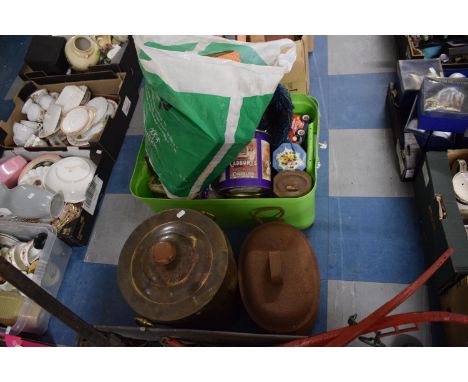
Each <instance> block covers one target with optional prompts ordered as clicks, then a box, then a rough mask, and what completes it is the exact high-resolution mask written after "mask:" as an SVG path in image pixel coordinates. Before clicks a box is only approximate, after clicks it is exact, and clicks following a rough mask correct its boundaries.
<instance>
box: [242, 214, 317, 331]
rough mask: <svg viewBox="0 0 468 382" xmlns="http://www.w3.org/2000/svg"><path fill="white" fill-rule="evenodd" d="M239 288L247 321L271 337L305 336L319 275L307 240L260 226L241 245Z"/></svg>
mask: <svg viewBox="0 0 468 382" xmlns="http://www.w3.org/2000/svg"><path fill="white" fill-rule="evenodd" d="M238 276H239V288H240V293H241V297H242V301H243V303H244V306H245V308H246V310H247V312H248V313H249V315H250V317H251V318H252V319H253V320H254V321H255V322H256V323H257V325H259V326H260V327H262V328H263V329H265V330H267V331H270V332H273V333H295V334H307V333H308V332H309V330H310V329H311V327H312V326H313V323H314V321H315V316H316V314H317V310H318V307H319V297H320V275H319V270H318V266H317V260H316V258H315V254H314V251H313V249H312V248H311V246H310V244H309V241H308V240H307V237H306V236H305V235H304V234H303V233H302V232H301V231H299V230H298V229H297V228H295V227H293V226H292V225H290V224H286V223H282V222H272V223H265V224H262V225H260V226H258V227H257V228H255V229H254V230H253V231H252V232H251V233H250V234H249V235H248V236H247V239H246V240H245V242H244V244H243V247H242V250H241V254H240V258H239V271H238Z"/></svg>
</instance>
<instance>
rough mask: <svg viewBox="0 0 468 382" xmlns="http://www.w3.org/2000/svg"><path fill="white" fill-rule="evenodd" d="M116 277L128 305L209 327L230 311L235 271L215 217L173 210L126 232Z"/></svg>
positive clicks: (151, 315)
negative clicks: (130, 232)
mask: <svg viewBox="0 0 468 382" xmlns="http://www.w3.org/2000/svg"><path fill="white" fill-rule="evenodd" d="M118 282H119V288H120V290H121V292H122V294H123V296H124V299H125V300H126V301H127V303H128V305H130V307H131V308H132V309H133V310H134V311H135V312H137V313H138V314H139V315H141V316H143V317H145V318H147V319H149V320H152V321H154V322H160V323H167V324H179V323H184V324H185V323H187V324H193V325H195V326H200V327H203V326H210V327H211V326H217V325H218V324H222V323H223V320H224V319H226V318H227V317H226V316H228V315H229V314H230V310H231V307H233V305H234V301H235V296H236V289H237V270H236V265H235V261H234V258H233V255H232V251H231V248H230V245H229V242H228V240H227V239H226V237H225V235H224V233H223V231H222V230H221V229H220V228H219V227H218V225H217V224H216V223H215V222H214V221H213V220H212V219H210V218H209V217H207V216H205V215H204V214H202V213H200V212H197V211H193V210H189V209H172V210H167V211H164V212H161V213H158V214H156V215H154V216H153V217H151V218H149V219H147V220H146V221H144V222H143V223H142V224H140V225H139V226H138V227H137V228H136V229H135V230H134V231H133V233H132V234H131V235H130V236H129V237H128V239H127V241H126V243H125V244H124V247H123V249H122V252H121V255H120V258H119V264H118Z"/></svg>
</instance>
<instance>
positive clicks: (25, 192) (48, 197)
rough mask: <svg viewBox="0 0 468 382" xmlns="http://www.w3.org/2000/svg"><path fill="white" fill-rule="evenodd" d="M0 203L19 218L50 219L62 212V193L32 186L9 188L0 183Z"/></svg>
mask: <svg viewBox="0 0 468 382" xmlns="http://www.w3.org/2000/svg"><path fill="white" fill-rule="evenodd" d="M0 205H1V206H2V207H3V208H6V209H8V210H9V211H11V213H12V214H13V215H15V216H17V217H19V218H26V219H51V218H56V217H58V216H59V215H60V213H61V212H62V209H63V206H64V200H63V194H62V193H55V192H50V191H47V190H45V189H42V188H37V187H34V186H26V185H21V186H16V187H15V188H12V189H11V190H9V189H7V188H6V187H5V185H4V184H3V183H0Z"/></svg>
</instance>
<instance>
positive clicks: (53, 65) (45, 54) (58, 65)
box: [24, 36, 69, 75]
mask: <svg viewBox="0 0 468 382" xmlns="http://www.w3.org/2000/svg"><path fill="white" fill-rule="evenodd" d="M66 42H67V41H66V40H65V38H63V37H54V36H33V37H32V39H31V43H30V44H29V48H28V52H27V53H26V56H25V58H24V62H25V63H26V64H27V65H28V66H29V67H30V68H31V69H32V70H33V71H36V72H43V73H45V74H46V75H55V74H65V73H66V72H67V70H68V68H69V64H68V61H67V58H66V57H65V43H66Z"/></svg>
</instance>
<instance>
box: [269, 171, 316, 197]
mask: <svg viewBox="0 0 468 382" xmlns="http://www.w3.org/2000/svg"><path fill="white" fill-rule="evenodd" d="M311 189H312V177H311V176H310V175H309V174H307V173H306V172H305V171H288V170H286V171H281V172H279V173H278V174H276V175H275V177H274V178H273V193H274V194H275V196H277V197H279V198H297V197H300V196H304V195H306V194H307V193H308V192H309V191H310V190H311Z"/></svg>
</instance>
